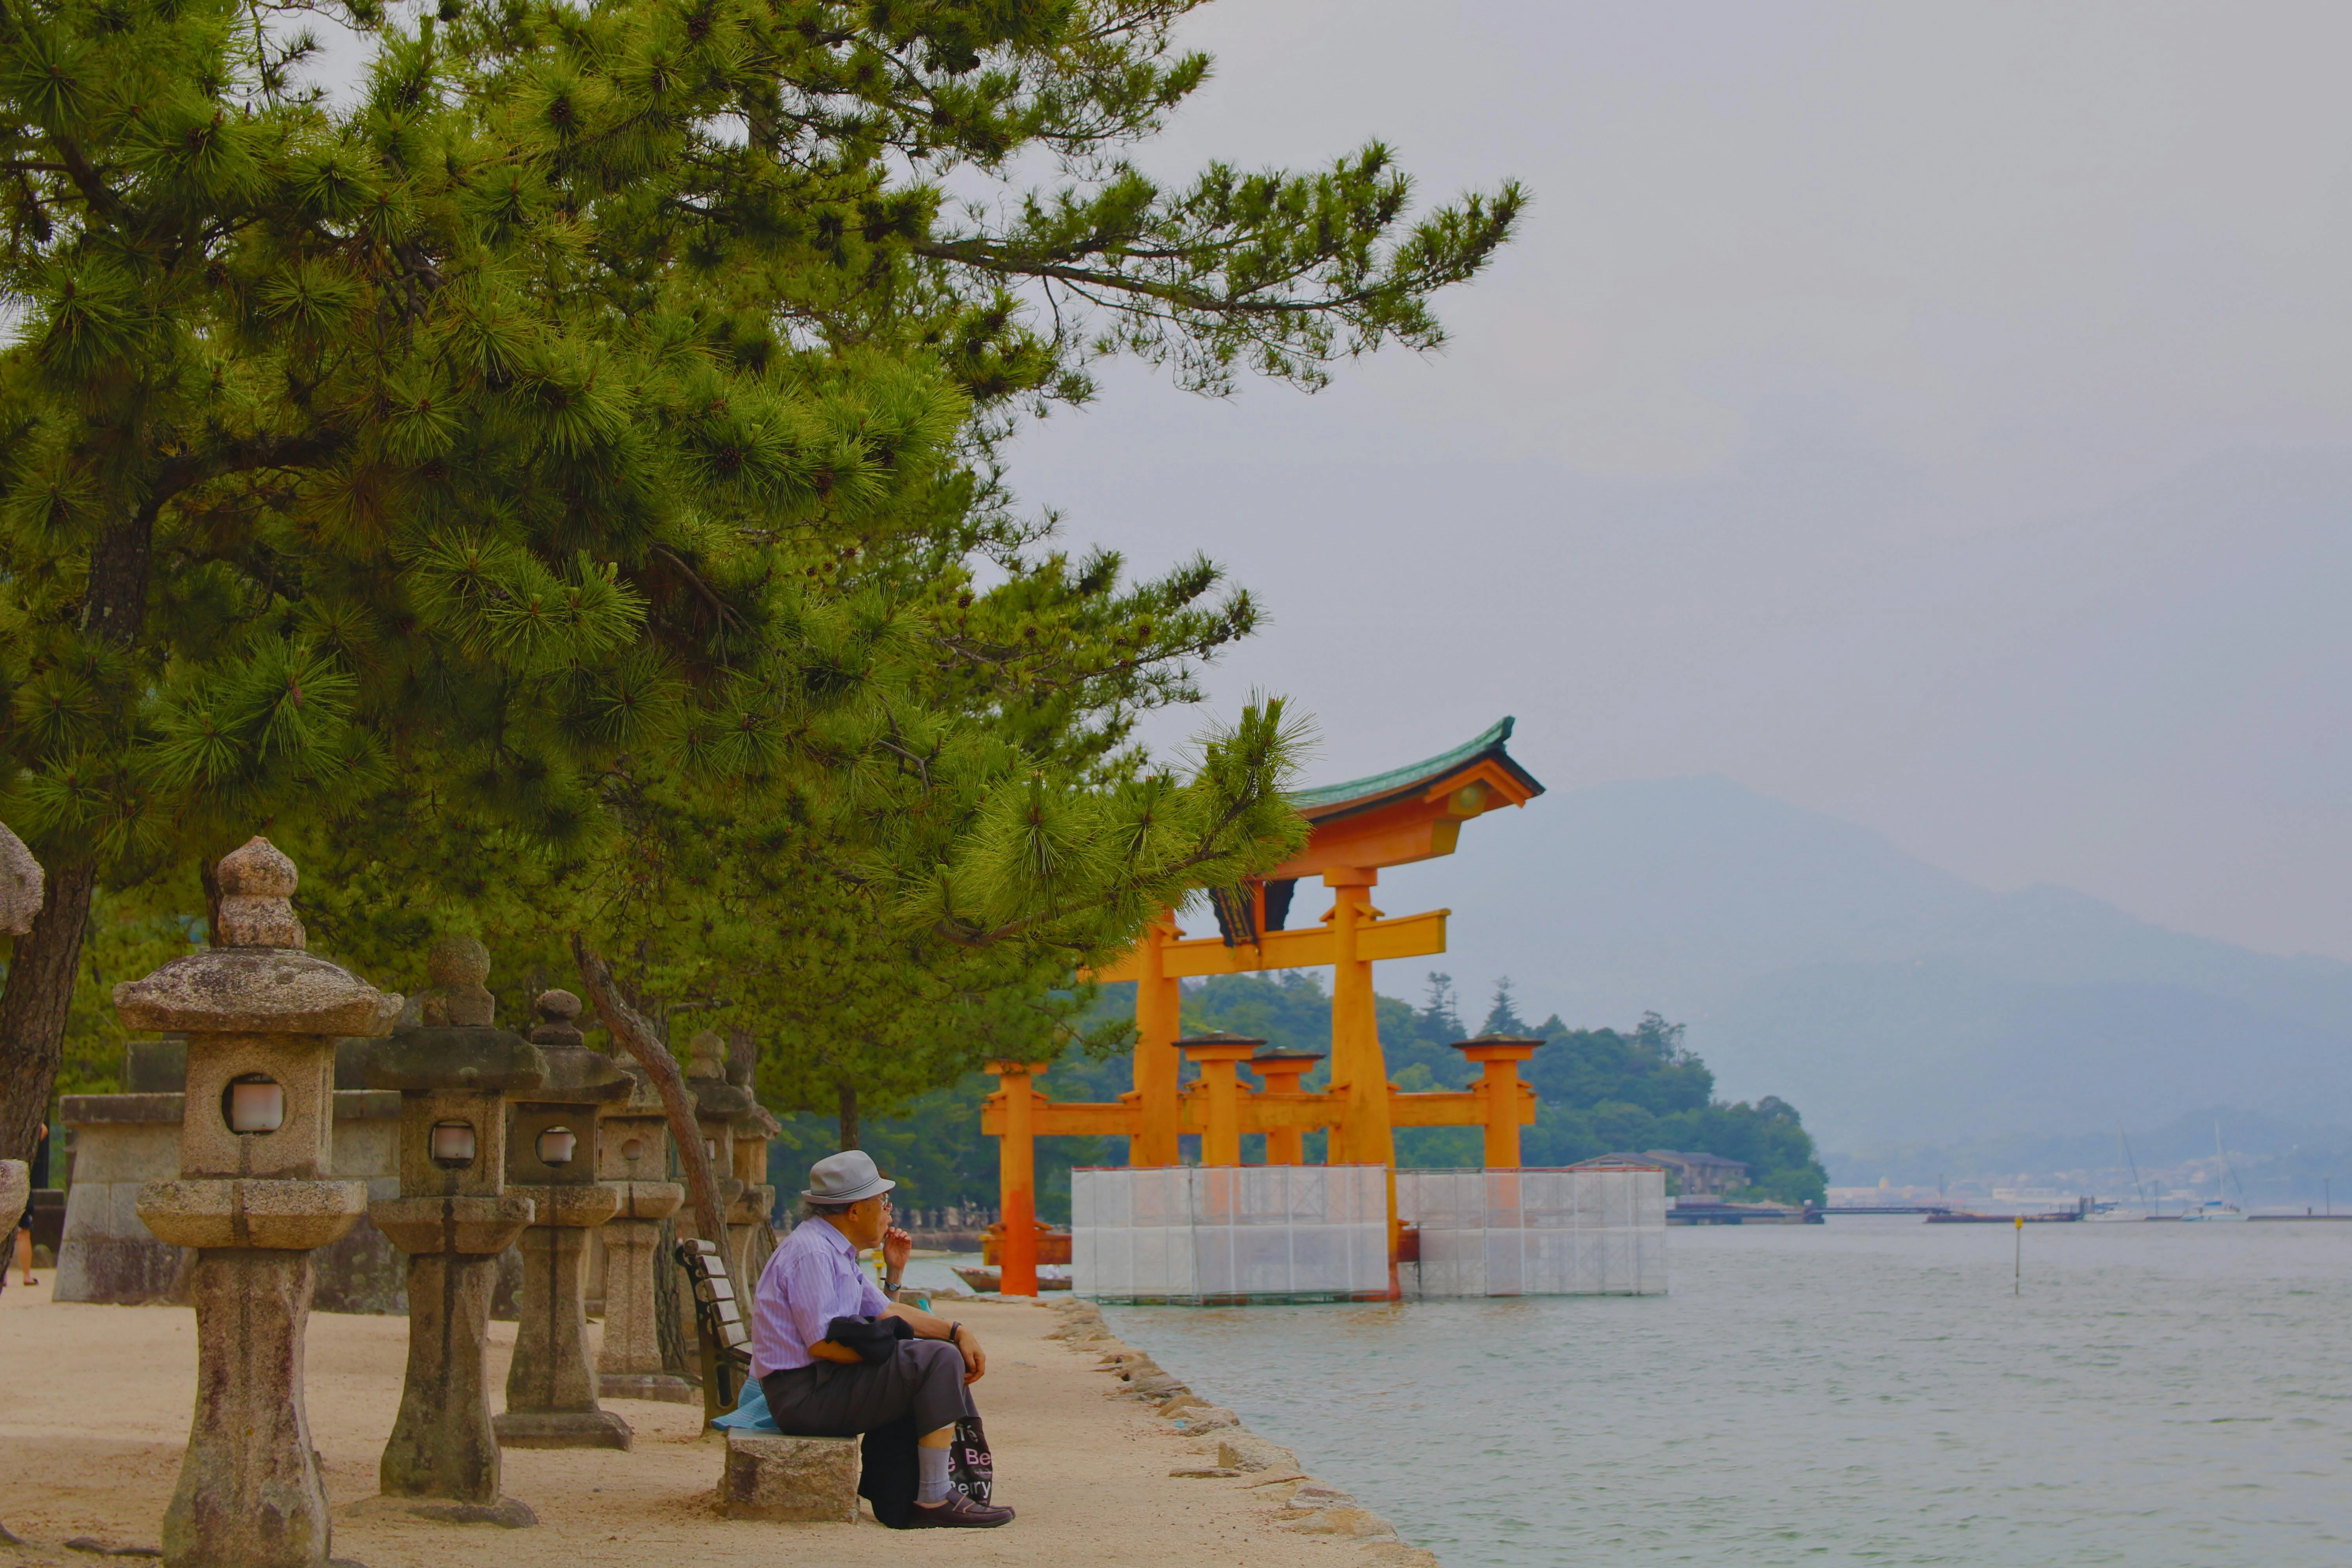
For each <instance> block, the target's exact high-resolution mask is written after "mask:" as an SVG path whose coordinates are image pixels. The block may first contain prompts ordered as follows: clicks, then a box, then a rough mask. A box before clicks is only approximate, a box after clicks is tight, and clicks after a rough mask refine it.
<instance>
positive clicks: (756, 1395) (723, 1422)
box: [711, 1377, 782, 1433]
mask: <svg viewBox="0 0 2352 1568" xmlns="http://www.w3.org/2000/svg"><path fill="white" fill-rule="evenodd" d="M711 1425H712V1426H732V1427H734V1428H735V1429H736V1430H737V1431H739V1432H778V1433H781V1430H782V1429H781V1428H780V1427H778V1426H777V1425H776V1418H775V1417H774V1416H772V1415H769V1414H768V1394H767V1391H766V1390H765V1389H762V1388H761V1386H760V1380H759V1379H758V1378H756V1377H746V1378H745V1379H744V1380H743V1392H742V1394H740V1395H739V1396H738V1397H737V1399H736V1401H735V1408H734V1409H732V1410H730V1411H729V1412H728V1413H727V1414H726V1415H721V1416H720V1417H719V1419H718V1420H716V1421H714V1422H712V1423H711Z"/></svg>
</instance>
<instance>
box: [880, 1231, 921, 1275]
mask: <svg viewBox="0 0 2352 1568" xmlns="http://www.w3.org/2000/svg"><path fill="white" fill-rule="evenodd" d="M914 1251H915V1238H914V1237H911V1236H908V1234H907V1233H906V1232H905V1231H903V1230H900V1229H899V1228H898V1226H895V1225H894V1226H891V1227H890V1228H889V1229H888V1230H886V1231H884V1232H883V1233H882V1267H883V1268H885V1269H887V1270H888V1271H889V1275H890V1278H891V1279H897V1278H898V1275H899V1274H900V1272H901V1271H903V1270H904V1269H905V1268H906V1267H907V1259H908V1258H910V1257H912V1256H914Z"/></svg>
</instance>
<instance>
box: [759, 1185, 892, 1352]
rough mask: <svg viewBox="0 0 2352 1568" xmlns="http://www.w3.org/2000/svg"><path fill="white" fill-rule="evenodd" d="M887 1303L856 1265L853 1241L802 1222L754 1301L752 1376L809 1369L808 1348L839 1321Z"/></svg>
mask: <svg viewBox="0 0 2352 1568" xmlns="http://www.w3.org/2000/svg"><path fill="white" fill-rule="evenodd" d="M889 1305H890V1302H889V1300H888V1299H887V1297H885V1296H884V1295H883V1294H882V1288H881V1287H880V1286H878V1285H877V1284H875V1283H874V1277H873V1276H872V1275H870V1274H868V1273H866V1270H864V1269H863V1268H859V1267H858V1266H857V1248H856V1247H852V1246H850V1245H849V1237H845V1236H844V1235H842V1234H841V1232H839V1231H838V1230H835V1228H834V1227H833V1226H830V1225H827V1224H826V1223H825V1222H824V1221H823V1220H821V1219H809V1220H803V1221H802V1222H801V1223H800V1224H798V1225H796V1226H793V1230H792V1234H791V1235H789V1236H787V1237H784V1239H783V1242H782V1245H781V1246H779V1247H777V1248H776V1250H775V1254H774V1256H773V1257H772V1258H769V1259H768V1267H767V1268H764V1269H762V1270H761V1274H760V1289H759V1290H758V1292H757V1294H756V1295H754V1297H753V1298H752V1301H751V1375H752V1376H753V1377H765V1376H767V1375H768V1374H769V1373H772V1372H790V1371H791V1370H792V1369H793V1368H794V1367H799V1366H807V1365H809V1364H810V1363H813V1362H814V1361H815V1360H816V1358H815V1357H814V1356H813V1355H811V1354H809V1350H808V1348H809V1346H811V1345H813V1344H814V1343H816V1342H817V1341H819V1340H821V1339H823V1338H824V1331H825V1328H826V1325H828V1324H830V1323H831V1322H832V1321H834V1320H835V1318H870V1317H873V1316H875V1315H876V1314H877V1313H879V1312H881V1311H882V1310H883V1309H885V1308H887V1306H889Z"/></svg>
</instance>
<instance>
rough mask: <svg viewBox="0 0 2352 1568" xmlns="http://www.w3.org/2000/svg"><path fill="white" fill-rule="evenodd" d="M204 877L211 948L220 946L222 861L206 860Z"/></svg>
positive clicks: (207, 939)
mask: <svg viewBox="0 0 2352 1568" xmlns="http://www.w3.org/2000/svg"><path fill="white" fill-rule="evenodd" d="M202 877H203V879H204V884H205V942H206V944H208V945H209V946H213V947H218V946H219V945H220V901H221V890H220V861H218V860H210V859H208V860H206V861H205V863H204V867H203V870H202Z"/></svg>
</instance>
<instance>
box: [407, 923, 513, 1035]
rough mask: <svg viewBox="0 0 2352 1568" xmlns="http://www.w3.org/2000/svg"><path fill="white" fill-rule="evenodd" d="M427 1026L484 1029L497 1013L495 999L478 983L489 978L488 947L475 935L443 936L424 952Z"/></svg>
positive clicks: (486, 988) (497, 1008) (497, 1004)
mask: <svg viewBox="0 0 2352 1568" xmlns="http://www.w3.org/2000/svg"><path fill="white" fill-rule="evenodd" d="M489 977H490V950H489V949H488V948H487V947H484V946H483V945H482V943H481V941H480V939H479V938H477V937H470V936H445V937H443V938H441V939H440V940H439V941H438V942H435V943H434V944H433V947H432V950H431V951H430V952H427V953H426V954H425V978H426V979H427V980H429V981H431V982H432V988H431V989H430V990H428V991H426V992H425V1026H426V1027H427V1028H445V1027H454V1028H488V1026H490V1023H491V1022H492V1020H494V1019H495V1018H496V1017H497V1016H498V1012H499V999H498V998H497V997H495V996H493V995H491V994H490V988H489V987H488V986H487V985H485V984H482V982H484V981H485V980H488V978H489Z"/></svg>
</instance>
